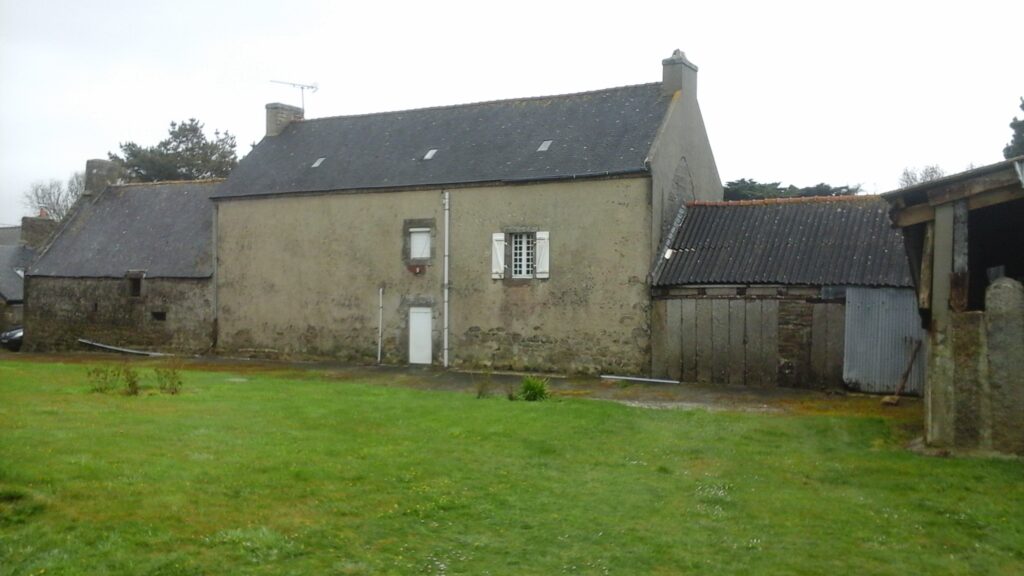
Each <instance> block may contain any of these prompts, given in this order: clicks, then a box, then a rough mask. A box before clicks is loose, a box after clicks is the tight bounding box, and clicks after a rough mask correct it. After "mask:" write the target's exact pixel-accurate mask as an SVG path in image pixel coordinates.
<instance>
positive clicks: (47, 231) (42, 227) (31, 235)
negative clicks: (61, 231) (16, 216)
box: [21, 216, 59, 251]
mask: <svg viewBox="0 0 1024 576" xmlns="http://www.w3.org/2000/svg"><path fill="white" fill-rule="evenodd" d="M58 224H59V223H58V222H57V221H56V220H50V219H49V218H33V217H29V216H25V217H24V218H22V219H21V243H22V244H24V245H26V246H28V247H29V248H32V249H33V250H37V251H38V250H42V249H43V248H45V247H46V244H47V243H48V242H49V241H50V236H52V235H53V232H54V231H55V230H56V229H57V225H58Z"/></svg>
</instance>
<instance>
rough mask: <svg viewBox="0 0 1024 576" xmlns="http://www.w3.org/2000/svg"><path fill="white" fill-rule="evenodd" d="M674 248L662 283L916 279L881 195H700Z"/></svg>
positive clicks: (901, 282)
mask: <svg viewBox="0 0 1024 576" xmlns="http://www.w3.org/2000/svg"><path fill="white" fill-rule="evenodd" d="M677 222H679V220H677ZM668 247H669V248H671V249H672V250H673V252H672V254H671V256H670V257H669V258H667V259H665V258H659V259H658V261H657V263H656V264H655V270H654V285H655V286H678V285H695V284H698V285H699V284H704V285H707V284H783V285H810V286H892V287H906V286H912V284H913V283H912V280H911V276H910V268H909V265H908V262H907V257H906V252H905V249H904V246H903V237H902V235H901V233H900V231H899V230H898V229H895V228H893V226H892V224H891V223H890V221H889V215H888V205H887V204H886V203H885V202H884V201H883V200H881V199H880V198H879V197H877V196H852V197H849V196H848V197H834V198H826V197H822V198H796V199H775V200H748V201H736V202H695V203H692V204H688V205H687V206H685V207H684V208H683V209H682V219H681V225H680V226H679V227H678V228H677V229H676V230H674V231H673V236H672V237H671V238H670V242H669V244H668Z"/></svg>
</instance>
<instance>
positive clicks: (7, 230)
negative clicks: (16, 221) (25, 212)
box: [0, 226, 21, 246]
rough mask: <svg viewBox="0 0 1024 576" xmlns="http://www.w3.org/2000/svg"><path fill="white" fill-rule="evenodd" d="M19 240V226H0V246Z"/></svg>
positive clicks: (12, 243)
mask: <svg viewBox="0 0 1024 576" xmlns="http://www.w3.org/2000/svg"><path fill="white" fill-rule="evenodd" d="M20 242H21V226H0V246H13V245H15V244H18V243H20Z"/></svg>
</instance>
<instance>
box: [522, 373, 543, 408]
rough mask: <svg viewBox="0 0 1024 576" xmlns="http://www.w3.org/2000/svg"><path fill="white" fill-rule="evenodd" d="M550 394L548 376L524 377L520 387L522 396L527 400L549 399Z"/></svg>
mask: <svg viewBox="0 0 1024 576" xmlns="http://www.w3.org/2000/svg"><path fill="white" fill-rule="evenodd" d="M549 396H550V393H549V392H548V379H547V378H538V377H536V376H526V377H524V378H523V383H522V385H521V386H520V387H519V397H520V398H522V399H523V400H526V401H527V402H538V401H540V400H547V399H548V397H549Z"/></svg>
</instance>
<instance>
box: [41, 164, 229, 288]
mask: <svg viewBox="0 0 1024 576" xmlns="http://www.w3.org/2000/svg"><path fill="white" fill-rule="evenodd" d="M221 182H222V181H221V180H209V181H197V182H163V183H153V184H130V185H125V186H111V187H109V188H107V189H106V190H104V191H103V192H101V193H100V194H99V195H98V196H97V197H96V199H95V200H92V201H89V200H88V199H83V200H82V202H81V203H80V204H79V205H78V206H77V207H76V209H75V212H74V214H72V215H71V217H70V218H69V220H68V221H67V222H66V223H65V224H64V225H62V227H61V229H60V230H59V231H58V233H57V235H56V237H55V238H54V239H53V242H52V243H51V244H50V246H49V248H47V250H46V251H45V252H44V253H43V255H42V256H41V257H40V258H39V260H37V261H36V263H35V265H34V266H32V268H31V270H30V272H29V274H30V275H32V276H63V277H81V278H121V277H124V275H125V273H126V272H128V271H129V270H145V271H146V275H147V276H149V277H163V278H207V277H209V276H211V275H213V249H212V245H213V238H212V235H213V204H212V203H211V202H210V196H211V195H212V194H213V193H214V192H215V191H216V190H217V187H218V186H219V185H220V184H221Z"/></svg>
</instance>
